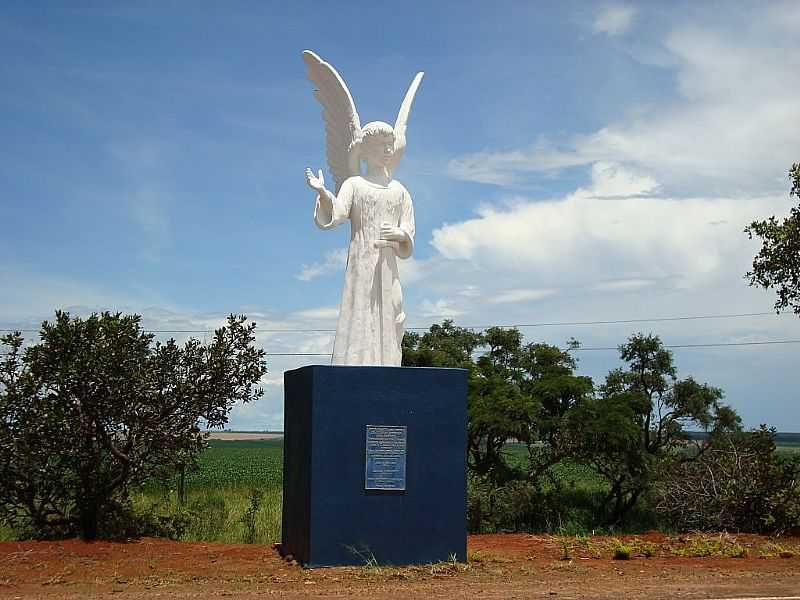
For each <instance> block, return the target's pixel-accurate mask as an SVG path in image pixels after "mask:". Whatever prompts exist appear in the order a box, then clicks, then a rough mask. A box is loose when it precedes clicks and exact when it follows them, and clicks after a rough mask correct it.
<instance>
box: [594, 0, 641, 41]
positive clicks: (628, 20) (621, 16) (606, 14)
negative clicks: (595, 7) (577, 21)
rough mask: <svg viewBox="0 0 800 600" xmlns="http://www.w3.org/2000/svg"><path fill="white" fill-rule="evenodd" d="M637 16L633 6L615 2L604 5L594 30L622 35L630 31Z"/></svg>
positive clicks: (595, 22) (597, 17)
mask: <svg viewBox="0 0 800 600" xmlns="http://www.w3.org/2000/svg"><path fill="white" fill-rule="evenodd" d="M635 16H636V9H634V8H633V7H632V6H624V5H620V4H615V5H611V6H606V7H604V8H603V9H602V10H601V11H600V12H599V13H597V16H596V17H595V20H594V23H593V25H592V30H593V31H594V32H595V33H605V34H608V35H610V36H615V35H621V34H623V33H625V32H626V31H628V30H629V29H630V27H631V24H632V23H633V19H634V17H635Z"/></svg>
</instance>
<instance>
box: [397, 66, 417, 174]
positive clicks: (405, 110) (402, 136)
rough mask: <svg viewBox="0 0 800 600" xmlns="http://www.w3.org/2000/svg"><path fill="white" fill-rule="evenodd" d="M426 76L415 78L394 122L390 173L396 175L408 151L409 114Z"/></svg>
mask: <svg viewBox="0 0 800 600" xmlns="http://www.w3.org/2000/svg"><path fill="white" fill-rule="evenodd" d="M423 75H425V73H423V72H422V71H420V72H419V73H417V74H416V75H415V76H414V80H413V81H412V82H411V85H410V86H408V91H407V92H406V97H405V98H403V103H402V104H401V105H400V112H399V113H398V114H397V120H396V121H395V122H394V157H393V159H392V163H391V164H390V165H389V172H390V173H392V175H394V172H395V169H397V166H398V165H399V164H400V159H401V158H403V154H404V153H405V151H406V123H407V122H408V114H409V113H410V112H411V105H412V104H413V103H414V96H416V95H417V88H419V84H420V83H421V82H422V77H423Z"/></svg>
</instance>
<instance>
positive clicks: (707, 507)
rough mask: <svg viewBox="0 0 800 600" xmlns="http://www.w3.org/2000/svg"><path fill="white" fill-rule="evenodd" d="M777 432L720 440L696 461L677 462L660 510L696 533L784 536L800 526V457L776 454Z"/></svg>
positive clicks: (664, 485)
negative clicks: (720, 532)
mask: <svg viewBox="0 0 800 600" xmlns="http://www.w3.org/2000/svg"><path fill="white" fill-rule="evenodd" d="M774 436H775V432H774V430H770V429H767V428H766V427H762V428H761V429H759V430H757V431H751V432H742V433H738V434H733V435H726V436H719V437H718V438H717V439H715V440H714V441H713V442H712V445H711V447H709V448H708V449H707V450H706V451H705V452H703V453H702V454H701V455H700V456H698V457H697V459H696V460H693V461H680V460H679V461H675V462H674V464H672V465H671V466H670V467H669V468H667V469H665V471H664V473H663V477H662V478H661V480H660V481H659V482H658V484H657V486H656V504H655V508H656V510H657V511H658V512H659V513H660V515H661V517H662V518H663V519H664V520H665V521H666V522H667V523H669V525H670V526H672V527H675V528H677V529H679V530H683V531H690V530H700V531H720V530H724V531H748V532H776V533H781V532H784V531H786V530H789V529H793V528H797V527H798V526H800V457H798V456H796V455H794V456H781V455H779V454H778V453H776V452H775V442H774Z"/></svg>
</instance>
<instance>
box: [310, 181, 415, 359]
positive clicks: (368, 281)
mask: <svg viewBox="0 0 800 600" xmlns="http://www.w3.org/2000/svg"><path fill="white" fill-rule="evenodd" d="M329 199H330V202H328V201H326V200H324V199H322V198H320V197H317V202H316V205H315V207H314V221H315V222H316V224H317V225H318V226H319V227H320V228H322V229H331V228H333V227H336V226H337V225H339V224H341V223H344V222H345V221H347V220H348V219H349V220H350V229H351V232H350V248H349V250H348V253H347V268H346V270H345V276H344V290H343V291H342V302H341V305H340V307H339V322H338V324H337V326H336V341H335V342H334V346H333V360H332V363H333V364H334V365H386V366H400V364H401V362H402V357H403V356H402V349H401V343H402V341H403V333H404V331H405V330H404V325H405V319H406V316H405V312H403V291H402V288H401V287H400V277H399V275H398V272H397V258H398V257H399V258H408V257H409V256H411V253H412V252H413V249H414V207H413V205H412V203H411V196H410V195H409V193H408V191H407V190H406V188H405V187H403V185H402V184H400V183H399V182H397V181H391V182H390V183H389V185H388V186H382V185H378V184H375V183H372V182H369V181H367V180H366V179H364V178H363V177H350V178H349V179H347V180H345V181H344V183H343V184H342V187H341V188H340V190H339V193H338V195H337V196H335V197H333V195H332V194H331V195H330V196H329ZM383 223H388V224H389V225H390V226H393V227H399V228H400V229H402V230H403V232H404V234H405V239H404V240H403V241H402V242H399V243H395V244H392V245H387V244H386V243H385V242H383V241H381V240H380V228H381V224H383Z"/></svg>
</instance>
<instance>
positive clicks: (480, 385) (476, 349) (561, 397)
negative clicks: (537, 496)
mask: <svg viewBox="0 0 800 600" xmlns="http://www.w3.org/2000/svg"><path fill="white" fill-rule="evenodd" d="M403 364H404V365H407V366H428V367H458V368H464V369H467V370H468V372H469V389H468V412H469V424H468V445H467V446H468V447H467V450H468V458H469V467H470V470H471V471H472V472H473V473H475V474H477V475H480V476H485V477H488V478H489V479H490V480H491V481H492V482H493V483H494V484H495V485H501V484H503V483H505V482H507V481H510V480H512V479H520V478H523V479H528V480H531V481H533V480H536V479H537V478H538V477H539V476H540V475H541V474H542V473H544V472H545V471H546V470H547V468H549V467H550V466H552V465H553V464H555V463H557V462H559V461H560V460H562V459H563V458H564V457H565V456H567V455H568V454H569V450H568V447H569V444H570V443H571V438H568V437H566V436H564V435H563V434H562V433H563V432H562V427H561V426H562V423H563V422H564V420H565V419H566V418H567V415H568V414H569V411H570V410H571V409H572V408H574V407H575V406H576V405H577V404H578V403H579V402H580V401H581V400H582V399H583V398H585V397H586V396H587V395H589V394H590V393H591V389H592V381H591V379H589V378H588V377H577V376H575V375H574V374H573V371H574V369H575V360H574V359H573V358H572V356H570V354H569V353H568V352H566V351H564V350H561V349H559V348H557V347H555V346H550V345H547V344H524V343H523V338H522V334H521V333H520V331H519V330H518V329H514V328H510V329H508V328H501V327H492V328H489V329H487V330H486V331H485V332H483V333H476V332H474V331H471V330H468V329H464V328H462V327H457V326H456V325H454V323H453V322H452V321H450V320H447V321H444V322H443V323H442V324H441V325H433V326H432V327H431V328H430V330H429V331H428V332H425V333H424V334H422V335H420V334H416V333H407V334H406V337H405V338H404V341H403ZM512 440H515V441H518V442H521V443H524V444H525V445H526V447H527V448H528V455H529V459H530V460H529V461H528V465H527V466H520V465H515V464H510V463H509V462H508V461H507V460H506V457H505V453H504V447H505V446H506V444H507V443H508V442H509V441H512ZM526 469H527V470H526Z"/></svg>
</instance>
